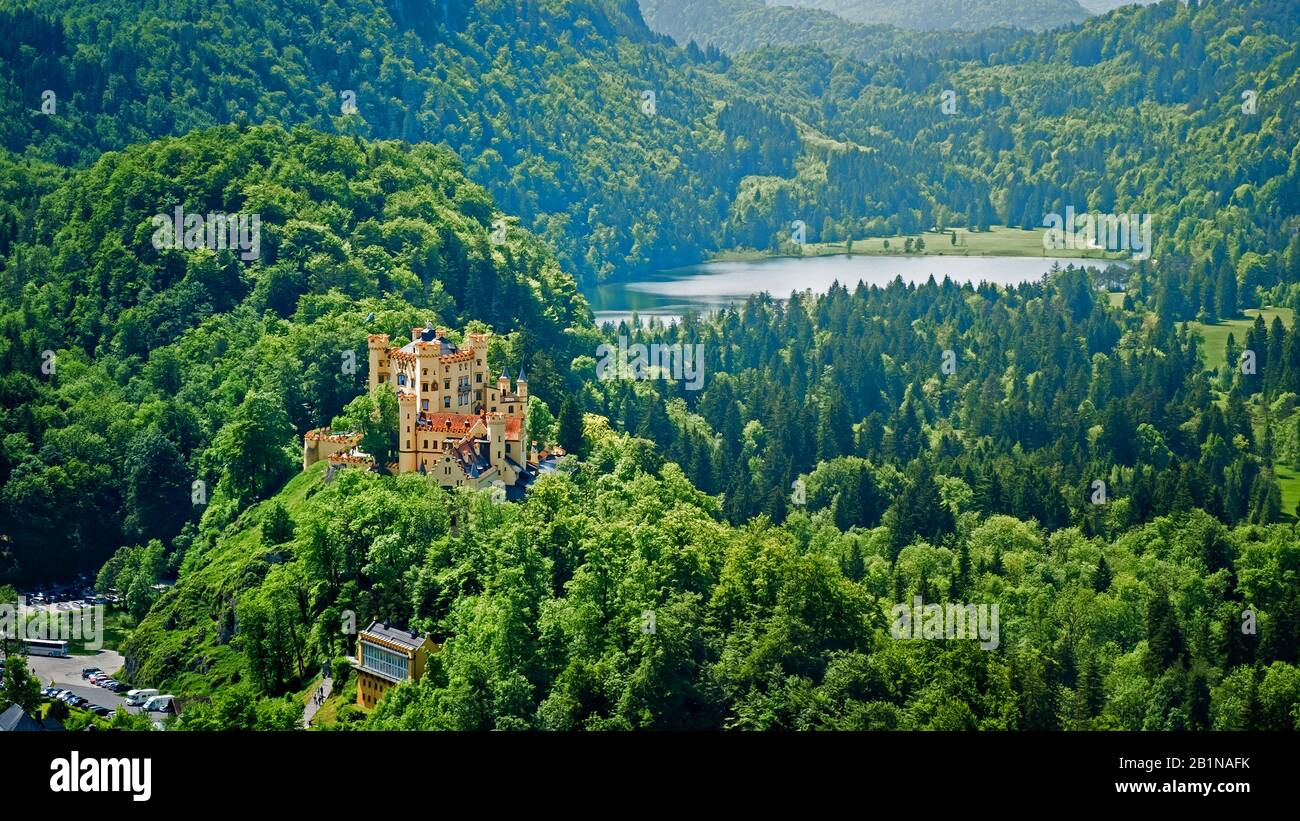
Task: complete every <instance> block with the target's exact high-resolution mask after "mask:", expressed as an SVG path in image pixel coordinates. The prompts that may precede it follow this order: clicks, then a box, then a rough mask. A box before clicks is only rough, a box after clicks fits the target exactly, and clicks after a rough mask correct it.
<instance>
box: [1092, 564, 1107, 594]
mask: <svg viewBox="0 0 1300 821" xmlns="http://www.w3.org/2000/svg"><path fill="white" fill-rule="evenodd" d="M1110 580H1111V575H1110V567H1109V566H1107V564H1106V557H1105V556H1102V557H1101V558H1099V559H1098V560H1097V571H1096V572H1095V573H1093V575H1092V589H1093V590H1095V591H1097V592H1098V593H1105V592H1106V591H1107V590H1109V589H1110Z"/></svg>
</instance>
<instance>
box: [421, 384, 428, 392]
mask: <svg viewBox="0 0 1300 821" xmlns="http://www.w3.org/2000/svg"><path fill="white" fill-rule="evenodd" d="M428 390H429V383H428V382H421V383H420V393H425V392H426V391H428Z"/></svg>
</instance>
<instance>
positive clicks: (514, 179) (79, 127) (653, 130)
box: [0, 0, 800, 282]
mask: <svg viewBox="0 0 1300 821" xmlns="http://www.w3.org/2000/svg"><path fill="white" fill-rule="evenodd" d="M53 15H58V16H57V17H55V16H53ZM0 26H3V27H4V28H5V30H6V31H8V32H10V33H11V34H12V38H7V39H6V43H5V44H4V45H2V46H0V92H2V93H0V98H2V102H0V120H3V122H4V123H5V129H4V133H3V134H2V135H0V138H2V139H3V144H4V147H5V148H7V149H8V150H9V151H12V152H17V153H23V154H25V155H27V156H32V157H39V158H41V159H45V160H49V161H54V162H57V163H60V164H62V165H65V166H67V165H84V164H87V163H89V162H91V161H93V160H94V159H95V157H97V156H98V154H99V152H101V151H105V150H117V149H121V148H123V147H124V146H126V145H128V144H130V143H133V142H139V141H141V140H147V139H152V138H155V137H160V136H165V135H168V134H184V133H187V132H189V131H190V130H192V129H195V128H205V127H208V126H211V125H215V124H220V123H233V124H236V125H239V124H255V123H263V122H266V121H269V120H274V121H278V122H280V123H282V124H284V125H285V126H286V127H287V126H292V125H298V124H301V125H307V126H310V127H312V128H314V129H318V130H323V131H330V132H338V133H343V134H355V135H358V136H362V137H368V138H391V139H402V140H405V141H408V142H416V141H429V142H434V143H443V142H445V143H447V144H448V145H449V146H452V147H453V149H454V150H455V151H456V152H457V153H458V154H459V155H460V157H461V158H462V160H463V161H464V163H465V166H466V173H467V174H468V175H469V176H470V177H471V178H472V179H474V180H476V181H477V182H479V183H481V184H483V185H485V186H486V187H487V188H488V189H489V190H491V191H492V193H493V195H494V196H495V198H496V200H497V202H498V203H499V205H500V206H501V208H502V209H503V210H504V211H506V212H507V213H512V214H518V215H520V216H521V217H522V218H523V220H524V224H525V226H526V227H528V228H529V229H531V230H532V231H534V232H535V233H537V234H538V235H540V236H542V237H543V238H544V239H546V241H547V242H548V243H549V244H550V246H551V247H552V248H553V249H554V251H555V252H556V253H557V255H558V256H559V258H560V260H561V261H562V263H563V265H564V267H565V268H566V270H569V271H571V272H573V273H574V274H575V275H577V276H578V277H579V278H581V279H583V280H585V281H587V282H595V281H596V280H598V279H602V278H605V277H608V276H610V275H611V274H612V273H614V272H615V271H622V272H626V271H627V270H629V269H636V268H639V267H650V266H657V265H662V264H668V263H671V262H674V261H687V260H691V259H695V258H697V257H698V256H699V255H700V254H701V253H702V252H703V249H706V248H710V247H714V246H715V245H716V236H717V229H716V226H717V223H718V222H719V221H720V220H721V219H722V218H723V216H724V215H725V213H726V209H727V206H728V204H729V203H730V202H731V199H732V197H733V195H734V191H735V189H736V187H737V184H738V181H739V180H740V178H741V177H743V176H745V175H747V174H785V173H789V170H790V167H791V158H792V157H793V156H794V155H796V154H798V153H799V151H800V147H799V142H798V140H795V139H793V138H792V139H789V140H787V141H786V142H784V143H783V144H781V146H780V148H779V153H778V154H777V155H776V156H774V157H768V156H765V155H762V154H756V153H753V152H750V153H746V154H744V155H743V156H741V155H740V152H738V150H737V143H743V142H759V141H760V140H761V133H762V132H763V131H764V130H769V129H771V128H773V127H775V125H774V123H773V120H772V118H771V117H770V116H766V115H764V114H763V113H762V112H761V111H760V110H758V109H755V108H753V107H750V108H748V109H747V111H749V112H751V113H750V117H756V118H757V119H754V120H746V119H740V118H736V117H731V118H730V119H729V120H728V121H727V124H726V125H722V124H720V123H719V122H718V117H719V116H720V113H722V112H725V111H726V101H727V100H728V97H729V95H728V94H727V93H726V92H725V91H724V90H723V89H722V87H721V86H720V84H719V82H718V81H717V79H716V77H715V76H714V73H713V72H714V70H716V69H717V68H719V67H720V65H721V63H720V60H721V57H720V56H719V55H717V54H715V55H714V56H713V58H712V59H710V58H707V57H706V56H705V55H704V54H703V53H701V52H698V51H695V52H692V53H690V54H684V53H683V52H682V51H680V50H677V49H675V48H673V47H671V46H670V45H669V43H668V42H667V41H666V40H665V39H664V38H661V37H660V36H658V35H655V34H654V33H652V32H651V31H650V30H649V29H647V28H646V27H645V25H644V23H642V22H641V18H640V14H639V12H638V10H637V7H636V4H635V2H634V0H626V2H620V3H616V2H612V0H609V1H607V0H580V2H570V1H569V0H564V1H563V2H560V0H485V1H484V2H470V0H446V2H441V3H438V4H433V3H428V2H422V0H393V2H383V1H382V0H362V1H361V2H355V3H335V2H327V3H324V4H321V3H318V2H315V1H314V0H309V1H307V2H304V0H284V1H283V2H281V1H279V0H276V1H275V2H273V0H250V1H249V2H238V3H228V2H218V3H211V2H206V0H204V1H203V2H199V0H178V1H177V2H176V3H168V4H167V8H166V12H165V13H163V14H159V7H158V6H157V4H155V3H150V2H142V0H132V2H125V3H116V4H112V5H111V6H107V5H105V4H102V3H97V2H84V0H31V2H29V3H27V4H26V7H25V8H24V9H22V10H6V11H4V12H0ZM303 43H310V44H311V46H310V47H307V48H303V47H302V44H303ZM47 89H48V90H50V91H53V92H54V93H55V95H56V100H57V107H56V114H55V115H53V116H50V115H45V114H42V113H41V110H40V107H41V103H42V93H43V92H44V91H45V90H47ZM345 92H352V93H353V95H354V96H351V97H348V98H347V100H348V101H350V102H351V103H354V104H355V110H356V113H355V114H351V115H349V114H345V113H344V104H345V97H344V93H345ZM646 92H652V93H653V94H654V95H655V99H654V106H653V110H652V111H648V110H646V109H644V108H643V94H644V93H646ZM720 109H721V112H720Z"/></svg>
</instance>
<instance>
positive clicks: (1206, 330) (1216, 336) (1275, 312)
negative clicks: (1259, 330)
mask: <svg viewBox="0 0 1300 821" xmlns="http://www.w3.org/2000/svg"><path fill="white" fill-rule="evenodd" d="M1243 313H1244V314H1245V315H1246V317H1245V318H1244V319H1229V320H1226V321H1223V322H1216V323H1214V324H1213V325H1206V324H1205V323H1203V322H1191V323H1189V324H1190V325H1191V326H1192V327H1193V328H1196V329H1197V330H1199V331H1200V332H1201V335H1202V336H1203V337H1204V338H1205V346H1204V348H1203V356H1204V357H1205V367H1207V368H1209V369H1210V370H1213V371H1217V370H1218V369H1219V368H1222V367H1223V366H1224V364H1225V358H1224V351H1225V350H1226V348H1227V346H1228V334H1232V336H1233V338H1234V339H1236V341H1237V345H1239V346H1240V345H1241V344H1242V342H1244V341H1245V339H1246V331H1248V330H1249V329H1250V326H1251V325H1254V324H1255V317H1256V316H1259V315H1261V314H1262V315H1263V316H1264V324H1265V325H1269V324H1272V322H1273V317H1275V316H1280V317H1282V323H1283V324H1284V325H1286V326H1287V327H1290V326H1291V325H1292V324H1293V323H1294V321H1295V316H1294V314H1295V312H1294V311H1292V310H1291V309H1290V308H1263V309H1255V308H1248V309H1247V310H1245V311H1243Z"/></svg>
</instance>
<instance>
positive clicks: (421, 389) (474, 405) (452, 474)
mask: <svg viewBox="0 0 1300 821" xmlns="http://www.w3.org/2000/svg"><path fill="white" fill-rule="evenodd" d="M465 340H466V342H465V346H464V347H458V346H457V345H455V344H454V343H452V342H451V341H449V340H448V339H447V338H446V331H445V330H444V329H442V328H412V329H411V341H410V342H409V343H407V344H406V345H403V346H402V347H400V348H399V347H395V346H394V347H390V346H389V344H388V335H387V334H371V335H370V336H368V337H367V340H366V341H367V347H368V348H369V352H370V381H369V387H370V389H371V390H373V389H374V388H375V387H376V386H378V385H388V386H390V387H392V388H393V389H394V390H395V391H396V392H397V404H398V425H399V430H398V440H397V447H398V456H397V464H395V465H389V466H388V467H389V469H391V470H393V471H395V472H397V473H411V472H418V473H422V474H425V475H427V476H432V477H434V478H435V479H437V480H438V483H439V484H440V485H442V486H443V487H458V486H461V485H468V486H469V487H473V488H480V487H485V486H489V485H495V486H496V487H500V488H504V489H507V492H509V491H510V490H515V492H514V493H511V494H510V495H511V496H518V495H519V494H521V493H522V491H523V487H524V486H525V485H527V484H529V483H531V481H532V479H533V478H534V477H535V476H536V475H537V473H538V472H539V470H545V469H549V468H550V467H551V466H552V464H553V462H554V460H555V458H556V457H558V456H560V455H562V453H561V452H558V451H557V452H556V453H554V454H547V453H543V454H540V455H539V454H538V452H537V449H536V444H535V443H534V445H533V447H532V448H530V449H527V450H526V449H525V446H524V436H525V431H526V430H527V427H528V378H527V376H526V375H525V374H524V372H523V369H522V368H520V371H519V377H518V378H517V379H516V380H515V389H514V390H513V391H512V390H511V386H510V373H509V371H508V370H507V371H504V372H502V374H501V375H500V376H499V377H498V378H497V379H496V381H495V382H494V381H492V380H491V377H490V374H489V372H488V365H487V348H488V335H487V334H481V333H470V334H466V336H465ZM360 438H361V437H360V435H359V434H355V433H334V432H332V431H330V430H329V429H328V428H318V429H316V430H311V431H308V432H307V434H306V435H305V436H304V437H303V449H302V466H303V469H304V470H305V469H307V468H308V467H311V466H312V465H313V464H315V463H316V462H318V461H320V460H321V459H327V460H329V462H330V465H331V468H333V467H341V466H344V465H356V466H369V465H372V464H373V462H374V460H373V459H371V457H370V456H369V455H367V454H364V453H361V452H360V451H358V450H357V443H358V442H359V441H360ZM516 489H517V490H516Z"/></svg>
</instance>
